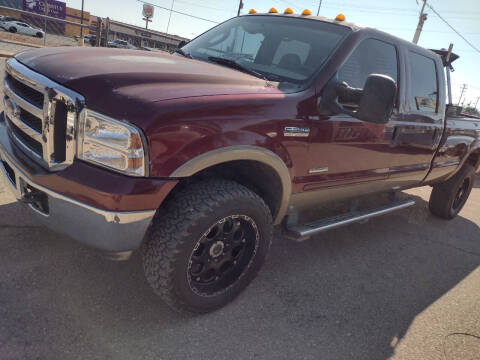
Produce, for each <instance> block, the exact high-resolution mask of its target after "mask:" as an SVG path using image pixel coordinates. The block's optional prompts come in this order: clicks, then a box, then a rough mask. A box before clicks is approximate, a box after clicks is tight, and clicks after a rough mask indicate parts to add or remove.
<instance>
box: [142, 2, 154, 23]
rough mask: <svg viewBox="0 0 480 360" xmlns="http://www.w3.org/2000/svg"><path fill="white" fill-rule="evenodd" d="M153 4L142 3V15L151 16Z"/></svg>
mask: <svg viewBox="0 0 480 360" xmlns="http://www.w3.org/2000/svg"><path fill="white" fill-rule="evenodd" d="M153 9H154V8H153V5H150V4H143V12H142V14H143V17H145V18H147V19H150V18H152V17H153Z"/></svg>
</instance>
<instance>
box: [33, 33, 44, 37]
mask: <svg viewBox="0 0 480 360" xmlns="http://www.w3.org/2000/svg"><path fill="white" fill-rule="evenodd" d="M35 36H36V37H38V38H42V37H43V34H42V33H41V32H37V33H36V34H35Z"/></svg>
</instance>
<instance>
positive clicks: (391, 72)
mask: <svg viewBox="0 0 480 360" xmlns="http://www.w3.org/2000/svg"><path fill="white" fill-rule="evenodd" d="M397 69H398V65H397V52H396V50H395V46H393V45H392V44H388V43H386V42H383V41H380V40H376V39H367V40H364V41H363V42H362V43H361V44H360V45H359V46H358V47H357V48H356V49H355V51H354V52H353V54H352V55H350V57H349V58H348V60H347V62H346V63H345V64H344V65H343V66H342V68H341V69H340V71H339V72H338V79H339V80H340V82H342V81H345V82H346V83H347V84H348V85H349V86H351V87H354V88H359V89H363V86H364V85H365V81H367V78H368V76H369V75H371V74H382V75H388V76H390V77H391V78H392V79H393V80H395V82H397V78H398V74H397V71H398V70H397Z"/></svg>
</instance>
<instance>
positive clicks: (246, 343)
mask: <svg viewBox="0 0 480 360" xmlns="http://www.w3.org/2000/svg"><path fill="white" fill-rule="evenodd" d="M414 198H415V200H416V201H417V204H416V205H415V206H414V207H412V208H410V209H408V210H403V211H401V212H398V213H397V214H391V215H387V216H384V217H382V218H377V219H373V220H371V221H370V222H368V223H366V224H363V225H362V224H354V225H351V226H349V227H345V228H341V229H337V230H333V231H331V232H328V233H325V234H322V235H320V236H316V237H315V238H313V239H311V240H309V241H306V242H303V243H293V242H290V241H288V240H285V239H283V238H282V237H281V235H280V233H279V232H277V233H276V238H275V241H274V244H273V246H272V250H271V254H270V256H269V259H268V261H267V264H266V266H265V267H264V268H263V270H262V271H261V273H260V275H259V277H258V278H257V279H256V280H255V281H254V282H253V284H252V285H251V286H250V287H249V288H248V289H247V290H246V291H245V292H244V293H243V294H242V295H241V296H240V298H239V299H237V300H236V301H235V302H234V303H232V304H231V305H228V306H227V307H225V308H223V309H221V310H219V311H217V312H215V313H212V314H208V315H203V316H191V315H179V314H177V313H174V312H172V311H171V310H170V309H169V308H167V307H166V306H165V305H164V304H163V303H162V302H161V301H159V299H158V298H157V297H156V296H155V295H154V294H153V293H152V291H151V290H150V288H149V286H148V284H147V283H146V281H145V280H144V278H143V274H142V269H141V264H140V257H139V256H138V255H137V256H135V257H134V258H133V259H132V260H131V261H129V262H124V263H115V262H110V261H107V260H105V259H103V258H102V257H101V256H99V255H98V253H97V252H96V251H94V250H91V249H87V248H84V247H82V246H80V245H77V244H76V243H74V242H73V241H71V240H69V239H67V238H64V237H62V236H58V235H56V234H54V233H52V232H50V231H48V230H46V229H43V228H41V227H36V226H35V225H31V226H30V227H28V228H22V227H19V226H18V224H17V225H15V224H13V225H12V224H10V225H8V224H5V225H4V226H1V225H0V272H1V273H2V274H4V275H2V280H1V283H0V284H1V286H0V304H1V311H2V315H1V318H2V324H1V326H0V343H2V344H3V349H4V350H5V351H7V352H6V353H7V354H13V355H18V357H23V358H30V355H35V356H40V357H42V356H43V357H45V358H58V357H62V356H61V354H64V351H65V349H68V353H69V354H70V355H71V357H70V356H69V357H68V358H69V359H70V358H79V359H80V358H82V359H85V358H89V357H90V358H115V359H123V358H125V359H133V358H139V357H141V358H165V359H169V358H196V359H203V358H206V359H207V358H209V359H210V358H222V359H224V358H230V359H237V358H238V359H249V358H254V357H255V358H261V359H272V358H275V359H297V358H316V359H322V360H324V359H368V360H371V359H387V358H388V357H389V356H391V355H392V354H393V353H394V351H395V345H396V344H397V343H398V342H399V341H401V340H402V338H403V337H404V335H405V333H406V332H407V330H408V328H409V326H410V325H411V323H412V321H413V319H415V317H416V316H417V315H419V314H420V313H422V312H423V311H424V310H425V309H427V308H428V307H429V306H430V305H431V304H432V303H434V302H435V301H437V300H438V299H439V298H441V297H442V296H443V295H444V294H446V293H447V292H449V291H450V290H451V289H453V288H455V286H456V285H457V284H459V283H460V282H461V281H462V280H463V279H465V277H467V276H468V275H469V274H470V273H471V272H472V271H474V270H475V269H476V268H477V267H478V266H479V264H480V243H478V239H479V238H480V229H479V227H478V225H477V224H475V223H474V222H472V221H470V220H468V219H466V218H464V217H461V216H459V217H458V218H456V219H455V220H453V221H451V222H444V221H442V220H439V219H436V218H434V217H432V216H430V215H429V213H428V210H427V203H426V202H425V201H424V200H423V199H422V198H420V197H414ZM19 206H20V205H19V204H16V203H10V204H6V205H1V206H0V219H1V218H2V217H3V215H6V214H9V213H12V212H15V213H18V212H19V211H20V210H19V209H18V207H19ZM20 213H21V211H20ZM205 336H207V337H208V338H209V339H214V344H215V346H212V343H211V342H209V341H206V342H205ZM212 341H213V340H212ZM85 349H88V350H85ZM2 351H3V350H2ZM75 354H77V355H75ZM192 354H197V355H192ZM220 354H221V355H220ZM90 355H91V356H90ZM12 357H15V356H12ZM31 357H33V356H31Z"/></svg>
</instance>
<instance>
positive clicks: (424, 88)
mask: <svg viewBox="0 0 480 360" xmlns="http://www.w3.org/2000/svg"><path fill="white" fill-rule="evenodd" d="M408 61H409V64H410V71H409V73H410V74H409V83H410V92H409V95H408V108H409V110H410V112H421V113H431V114H435V113H438V78H437V69H436V64H435V61H434V60H433V59H431V58H429V57H426V56H424V55H420V54H417V53H416V52H413V51H411V50H409V51H408Z"/></svg>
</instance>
